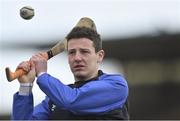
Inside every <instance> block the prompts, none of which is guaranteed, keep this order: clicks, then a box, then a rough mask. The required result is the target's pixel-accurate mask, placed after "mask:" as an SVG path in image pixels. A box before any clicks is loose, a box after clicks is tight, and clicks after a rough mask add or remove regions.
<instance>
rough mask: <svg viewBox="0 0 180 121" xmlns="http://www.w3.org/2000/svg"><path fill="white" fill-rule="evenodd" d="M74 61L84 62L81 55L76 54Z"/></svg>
mask: <svg viewBox="0 0 180 121" xmlns="http://www.w3.org/2000/svg"><path fill="white" fill-rule="evenodd" d="M74 60H75V61H81V60H82V56H81V53H79V52H76V54H75V56H74Z"/></svg>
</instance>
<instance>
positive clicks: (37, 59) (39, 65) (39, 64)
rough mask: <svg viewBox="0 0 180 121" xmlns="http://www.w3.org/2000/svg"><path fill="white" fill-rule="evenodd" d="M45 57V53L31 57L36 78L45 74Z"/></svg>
mask: <svg viewBox="0 0 180 121" xmlns="http://www.w3.org/2000/svg"><path fill="white" fill-rule="evenodd" d="M46 56H47V53H46V52H40V53H37V54H36V55H34V56H32V57H31V59H30V61H32V62H33V63H34V64H35V71H36V76H37V75H39V74H40V73H41V72H47V58H46Z"/></svg>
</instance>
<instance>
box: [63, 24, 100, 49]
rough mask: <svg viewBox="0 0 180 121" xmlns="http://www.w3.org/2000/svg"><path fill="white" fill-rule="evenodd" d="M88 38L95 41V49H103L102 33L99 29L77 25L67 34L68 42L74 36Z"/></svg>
mask: <svg viewBox="0 0 180 121" xmlns="http://www.w3.org/2000/svg"><path fill="white" fill-rule="evenodd" d="M83 37H85V38H88V39H90V40H91V41H92V42H93V46H94V48H95V51H96V52H98V51H99V50H101V49H102V41H101V37H100V35H99V34H98V33H97V31H95V30H93V29H90V28H87V27H75V28H73V29H72V30H71V32H70V33H69V34H68V35H67V36H66V39H67V42H68V41H69V40H70V39H73V38H83Z"/></svg>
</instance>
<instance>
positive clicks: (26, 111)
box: [11, 92, 49, 120]
mask: <svg viewBox="0 0 180 121" xmlns="http://www.w3.org/2000/svg"><path fill="white" fill-rule="evenodd" d="M48 114H49V108H48V98H46V99H45V100H43V101H42V102H41V103H40V104H39V105H37V106H36V107H35V108H34V107H33V94H32V93H31V94H29V95H27V96H24V95H19V94H18V92H17V93H15V94H14V97H13V110H12V116H11V119H12V120H35V119H44V120H45V119H48Z"/></svg>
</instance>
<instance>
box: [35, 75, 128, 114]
mask: <svg viewBox="0 0 180 121" xmlns="http://www.w3.org/2000/svg"><path fill="white" fill-rule="evenodd" d="M37 83H38V85H39V87H40V88H41V90H42V91H43V92H44V93H45V94H46V95H47V96H48V97H49V98H50V99H51V100H52V101H53V102H54V103H55V104H56V105H57V106H58V107H63V108H66V109H68V110H70V111H72V112H74V113H76V114H87V113H92V114H93V113H104V112H107V111H110V110H113V109H115V108H120V107H122V106H123V105H124V103H125V101H126V98H127V96H128V87H127V83H126V81H125V79H124V78H123V77H120V76H112V78H109V77H108V78H103V79H100V80H98V81H92V82H89V83H87V84H85V85H84V86H82V87H81V88H74V89H72V88H70V87H69V86H66V85H64V84H62V83H61V82H60V81H59V80H58V79H56V78H54V77H52V76H50V75H48V74H47V73H45V74H43V75H41V76H40V77H39V78H38V80H37Z"/></svg>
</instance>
